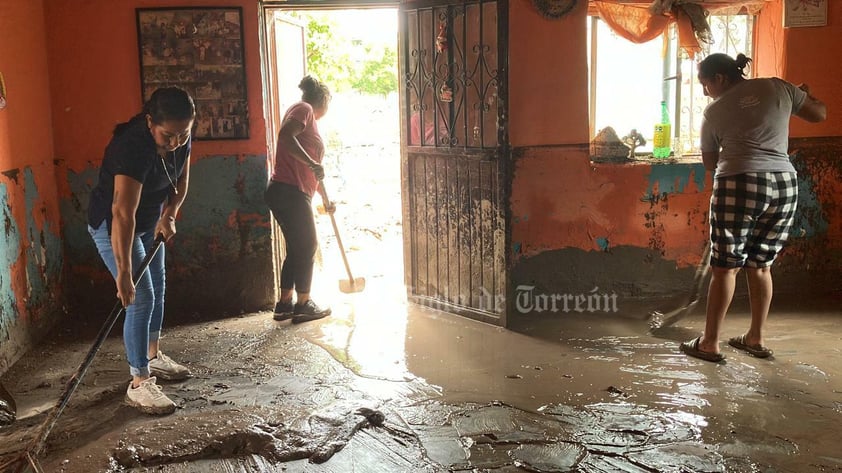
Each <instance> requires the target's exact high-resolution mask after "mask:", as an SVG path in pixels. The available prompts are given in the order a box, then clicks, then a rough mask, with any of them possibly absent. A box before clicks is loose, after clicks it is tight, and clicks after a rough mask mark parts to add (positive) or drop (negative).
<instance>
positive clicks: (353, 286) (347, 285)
mask: <svg viewBox="0 0 842 473" xmlns="http://www.w3.org/2000/svg"><path fill="white" fill-rule="evenodd" d="M320 184H321V186H322V196H323V197H324V199H325V203H324V204H325V208H329V207H331V202H330V199H329V198H328V196H327V189H325V184H324V181H322V182H321V183H320ZM328 214H330V223H331V224H333V233H334V235H336V243H337V244H338V245H339V251H340V252H341V253H342V262H344V263H345V271H346V272H347V273H348V279H340V280H339V290H340V291H342V292H345V293H354V292H362V290H363V289H365V278H355V277H354V275H353V274H351V265H350V264H348V255H346V254H345V246H343V245H342V238H340V237H339V227H338V226H337V225H336V218H335V217H334V216H333V212H328Z"/></svg>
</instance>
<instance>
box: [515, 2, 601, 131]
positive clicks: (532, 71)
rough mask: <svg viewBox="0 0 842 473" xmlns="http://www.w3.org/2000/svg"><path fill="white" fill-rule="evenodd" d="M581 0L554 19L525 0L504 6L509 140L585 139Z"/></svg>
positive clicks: (583, 12)
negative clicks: (507, 39)
mask: <svg viewBox="0 0 842 473" xmlns="http://www.w3.org/2000/svg"><path fill="white" fill-rule="evenodd" d="M586 35H587V2H578V5H577V6H576V8H575V9H574V10H573V11H572V12H570V13H568V14H567V15H566V16H564V17H562V18H561V19H559V20H547V19H545V18H543V17H542V16H541V15H539V14H538V13H537V12H536V11H535V9H534V8H533V7H532V5H531V2H529V1H528V0H511V3H510V7H509V43H510V44H509V118H510V129H509V140H510V142H511V144H512V146H535V145H545V144H575V143H587V142H588V128H589V127H588V92H587V91H588V67H587V65H588V63H587V48H586V46H585V45H586V43H585V39H586Z"/></svg>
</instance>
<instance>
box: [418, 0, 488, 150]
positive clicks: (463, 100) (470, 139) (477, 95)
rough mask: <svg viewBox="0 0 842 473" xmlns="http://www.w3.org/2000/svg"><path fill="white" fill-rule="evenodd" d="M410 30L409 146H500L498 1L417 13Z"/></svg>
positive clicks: (421, 10) (424, 10)
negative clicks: (498, 122)
mask: <svg viewBox="0 0 842 473" xmlns="http://www.w3.org/2000/svg"><path fill="white" fill-rule="evenodd" d="M406 26H407V30H408V31H407V38H408V42H407V46H406V47H407V54H406V58H407V64H406V68H405V71H406V73H405V81H406V90H407V96H406V100H407V108H406V109H407V111H408V114H409V116H408V117H407V120H406V123H407V126H408V127H409V130H408V131H409V133H408V134H407V136H409V145H410V146H439V147H465V148H495V147H497V146H498V139H497V136H498V127H497V116H498V110H497V109H498V106H499V103H498V87H499V81H500V78H499V70H500V67H499V64H498V60H499V58H498V57H497V49H498V48H497V2H496V1H482V0H479V1H474V2H465V3H462V4H459V5H447V6H438V7H430V8H427V9H419V10H415V11H412V12H409V13H408V15H407V25H406Z"/></svg>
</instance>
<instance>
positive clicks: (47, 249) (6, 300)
mask: <svg viewBox="0 0 842 473" xmlns="http://www.w3.org/2000/svg"><path fill="white" fill-rule="evenodd" d="M13 171H14V172H11V171H6V172H4V173H3V176H4V178H0V228H2V235H0V264H2V265H3V267H4V268H7V269H5V270H4V271H3V272H2V273H0V373H3V372H4V371H5V370H6V369H7V368H8V366H9V365H11V364H12V363H14V361H15V360H17V358H18V357H19V356H20V355H22V354H23V353H24V352H25V351H26V350H27V349H28V348H29V345H30V344H31V343H32V342H33V341H35V340H37V339H38V338H39V337H41V336H42V335H43V334H44V333H46V331H47V330H48V329H49V328H50V327H51V326H52V324H53V322H54V321H55V320H57V317H56V315H58V314H59V313H60V312H61V307H62V306H63V305H64V291H63V287H62V274H61V273H62V266H63V264H64V258H63V251H62V242H61V235H60V233H59V232H58V231H57V228H58V227H59V225H58V223H57V222H58V212H57V211H56V210H55V207H54V205H55V203H54V202H52V201H51V200H50V198H51V197H52V190H53V189H54V187H55V186H54V185H53V183H52V180H53V178H54V177H53V176H54V175H53V173H52V168H51V167H46V166H42V167H41V168H39V169H37V170H34V169H32V168H30V167H27V168H24V169H23V170H19V169H16V170H13ZM6 178H8V179H6ZM39 189H45V192H44V194H46V195H43V194H42V192H40V191H39ZM45 197H46V198H45Z"/></svg>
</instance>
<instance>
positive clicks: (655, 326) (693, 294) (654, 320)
mask: <svg viewBox="0 0 842 473" xmlns="http://www.w3.org/2000/svg"><path fill="white" fill-rule="evenodd" d="M709 272H710V240H709V239H708V242H707V244H706V245H705V251H704V252H703V254H702V260H701V261H700V262H699V266H697V267H696V274H695V275H694V276H693V286H692V287H691V288H690V294H689V295H688V297H687V303H686V304H684V305H682V306H681V307H679V308H677V309H674V310H671V311H669V312H667V313H665V314H664V313H661V312H658V311H652V312H650V313H649V331H650V332H652V333H654V332H656V331H657V330H659V329H662V328H664V327H669V326H670V325H672V324H674V323H676V322H678V321H679V320H681V319H683V318H684V317H685V316H687V314H689V313H690V311H692V310H693V308H694V307H696V304H698V302H699V299H701V296H702V290H703V288H704V285H705V281H706V280H707V275H708V273H709Z"/></svg>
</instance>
